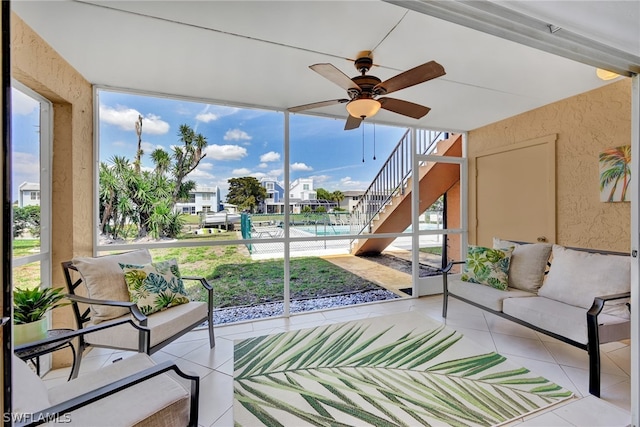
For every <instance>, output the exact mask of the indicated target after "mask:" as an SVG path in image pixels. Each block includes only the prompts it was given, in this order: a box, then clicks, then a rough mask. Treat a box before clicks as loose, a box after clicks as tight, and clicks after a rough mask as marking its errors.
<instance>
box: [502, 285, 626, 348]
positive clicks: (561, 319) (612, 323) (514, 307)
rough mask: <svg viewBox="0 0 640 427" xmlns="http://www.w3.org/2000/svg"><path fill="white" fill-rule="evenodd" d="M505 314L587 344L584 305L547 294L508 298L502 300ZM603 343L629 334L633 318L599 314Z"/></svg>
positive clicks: (601, 342) (601, 340) (601, 341)
mask: <svg viewBox="0 0 640 427" xmlns="http://www.w3.org/2000/svg"><path fill="white" fill-rule="evenodd" d="M502 311H503V312H504V313H505V314H508V315H510V316H513V317H516V318H518V319H520V320H524V321H525V322H527V323H530V324H532V325H534V326H537V327H539V328H541V329H544V330H546V331H549V332H554V333H556V334H558V335H561V336H563V337H566V338H569V339H572V340H574V341H576V342H579V343H582V344H586V343H587V342H588V338H587V313H586V311H585V309H584V308H582V307H576V306H573V305H568V304H565V303H562V302H559V301H554V300H552V299H549V298H544V297H539V296H538V297H535V296H534V297H532V298H506V299H505V300H503V302H502ZM598 324H599V325H600V326H599V331H600V334H599V335H600V344H603V343H605V342H611V341H616V340H620V339H624V338H628V337H629V326H630V322H629V321H628V320H626V319H622V318H620V317H616V316H610V315H607V314H600V315H599V316H598Z"/></svg>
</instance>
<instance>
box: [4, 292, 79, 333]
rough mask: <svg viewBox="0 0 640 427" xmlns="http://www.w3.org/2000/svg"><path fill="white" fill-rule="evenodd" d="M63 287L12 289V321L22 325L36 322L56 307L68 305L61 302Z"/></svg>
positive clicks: (63, 296)
mask: <svg viewBox="0 0 640 427" xmlns="http://www.w3.org/2000/svg"><path fill="white" fill-rule="evenodd" d="M63 291H64V289H63V288H55V289H52V288H45V289H41V288H39V287H36V288H32V289H29V288H22V289H14V291H13V323H14V324H16V325H22V324H25V323H31V322H36V321H38V320H40V319H42V318H43V317H44V315H45V314H46V313H47V312H48V311H49V310H52V309H54V308H56V307H61V306H64V305H68V304H69V303H68V302H62V301H61V300H62V299H64V298H65V295H64V294H63Z"/></svg>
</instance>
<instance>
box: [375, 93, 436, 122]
mask: <svg viewBox="0 0 640 427" xmlns="http://www.w3.org/2000/svg"><path fill="white" fill-rule="evenodd" d="M378 101H380V104H382V108H384V109H385V110H389V111H393V112H394V113H398V114H402V115H403V116H408V117H412V118H414V119H420V118H422V117H424V116H426V115H427V113H428V112H429V111H430V110H431V108H429V107H425V106H424V105H420V104H414V103H413V102H409V101H403V100H402V99H395V98H378Z"/></svg>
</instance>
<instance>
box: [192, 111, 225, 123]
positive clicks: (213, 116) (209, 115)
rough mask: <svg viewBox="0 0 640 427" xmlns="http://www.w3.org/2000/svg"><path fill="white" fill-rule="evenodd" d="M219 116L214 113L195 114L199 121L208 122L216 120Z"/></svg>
mask: <svg viewBox="0 0 640 427" xmlns="http://www.w3.org/2000/svg"><path fill="white" fill-rule="evenodd" d="M219 118H220V117H219V116H218V115H217V114H216V113H200V114H198V115H197V116H196V120H197V121H199V122H204V123H209V122H213V121H215V120H218V119H219Z"/></svg>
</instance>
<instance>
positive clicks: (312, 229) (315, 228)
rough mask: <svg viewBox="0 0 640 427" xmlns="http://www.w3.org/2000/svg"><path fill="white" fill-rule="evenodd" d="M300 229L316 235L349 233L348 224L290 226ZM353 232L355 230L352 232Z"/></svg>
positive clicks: (349, 227)
mask: <svg viewBox="0 0 640 427" xmlns="http://www.w3.org/2000/svg"><path fill="white" fill-rule="evenodd" d="M292 228H295V229H297V230H300V231H305V232H307V233H309V234H313V235H316V236H340V235H342V234H351V226H349V225H324V224H318V225H305V226H302V227H299V226H296V227H292ZM354 233H355V232H354Z"/></svg>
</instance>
